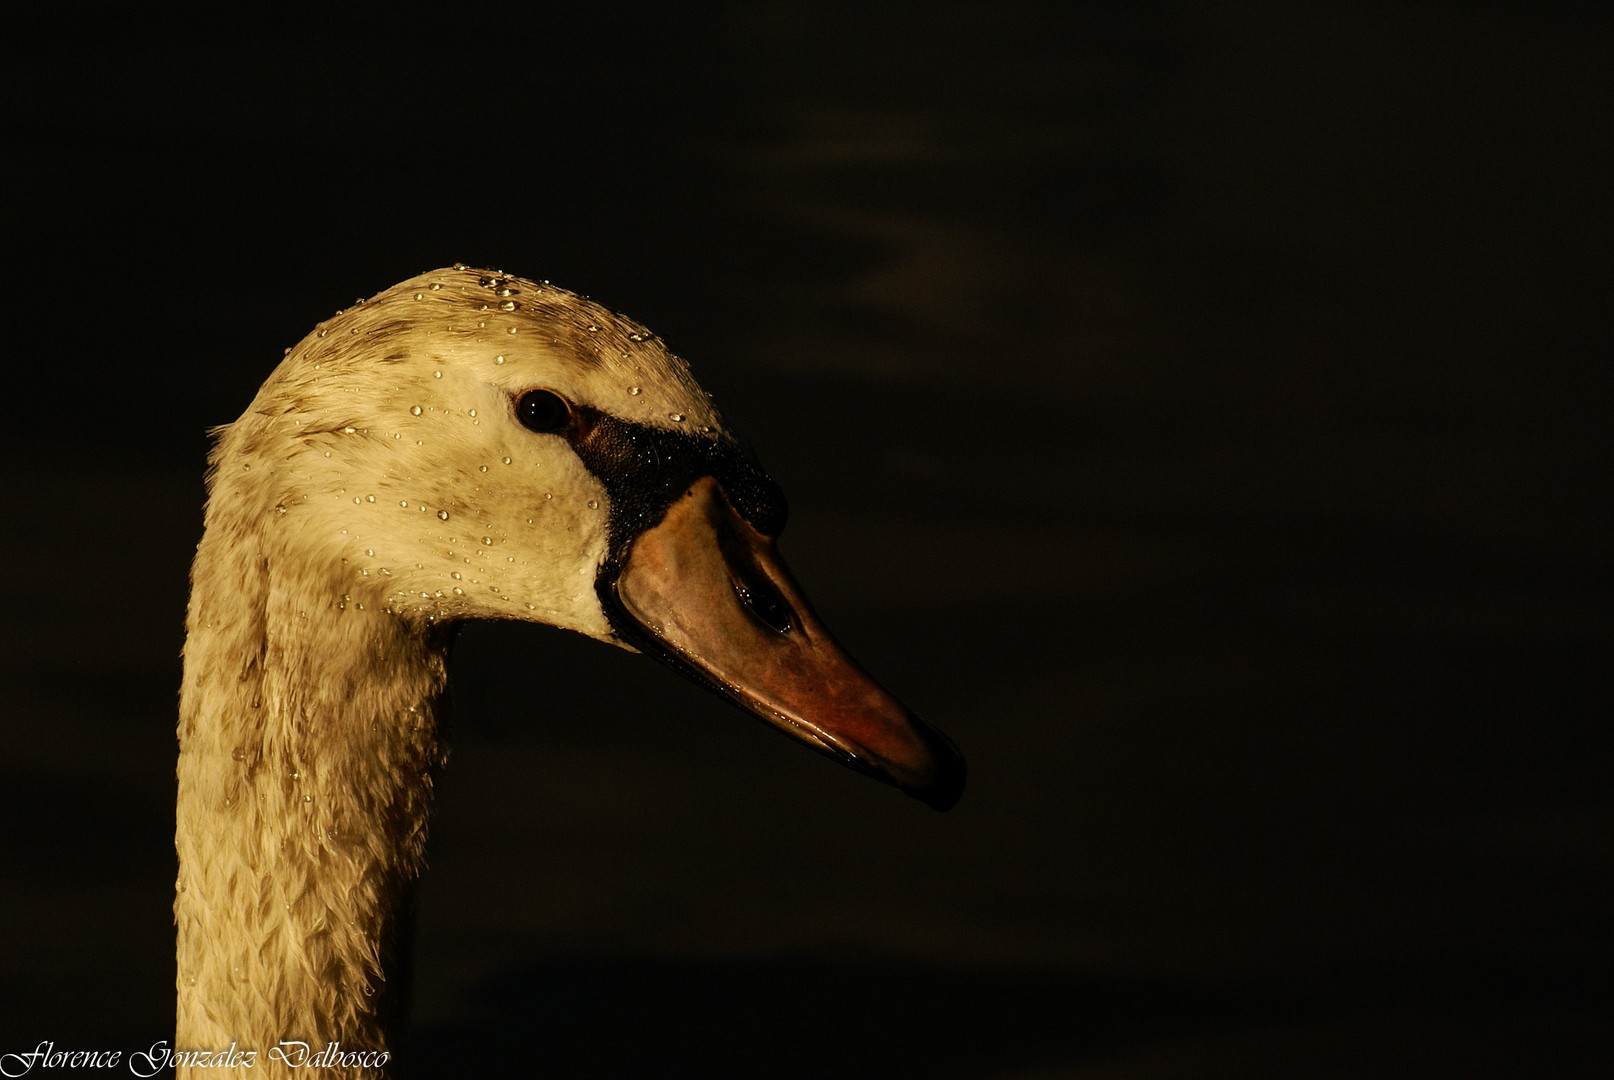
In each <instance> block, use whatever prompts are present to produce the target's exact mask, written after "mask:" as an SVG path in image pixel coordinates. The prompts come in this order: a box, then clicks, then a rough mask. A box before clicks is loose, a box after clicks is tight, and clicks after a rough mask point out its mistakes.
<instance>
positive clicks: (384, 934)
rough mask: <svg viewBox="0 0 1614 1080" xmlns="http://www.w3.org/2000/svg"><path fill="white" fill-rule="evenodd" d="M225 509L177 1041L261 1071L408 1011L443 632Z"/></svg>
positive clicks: (377, 1047)
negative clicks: (231, 1054)
mask: <svg viewBox="0 0 1614 1080" xmlns="http://www.w3.org/2000/svg"><path fill="white" fill-rule="evenodd" d="M216 499H217V493H215V500H216ZM216 509H217V507H216V506H212V505H210V507H209V515H208V525H207V531H206V533H205V534H204V537H203V540H202V543H201V544H200V545H199V546H198V549H197V558H196V562H195V565H194V567H193V570H192V595H191V605H190V611H189V614H188V617H187V640H186V646H185V674H184V682H183V686H182V690H181V701H180V724H179V744H180V755H179V767H178V783H179V792H178V802H177V821H176V832H175V845H176V848H177V849H178V855H179V878H178V881H177V882H176V896H175V905H174V913H175V921H176V923H177V926H178V975H177V988H178V1015H177V1030H176V1041H175V1047H176V1049H177V1050H179V1051H187V1050H203V1051H216V1050H223V1049H227V1048H230V1047H232V1046H233V1047H235V1048H236V1049H237V1050H239V1051H241V1052H248V1051H252V1050H256V1051H257V1058H256V1061H255V1065H256V1067H255V1068H249V1069H247V1070H245V1071H243V1072H242V1073H241V1075H244V1076H246V1075H255V1076H259V1077H261V1076H264V1075H265V1074H266V1071H267V1074H268V1075H275V1073H276V1069H275V1068H274V1067H273V1066H274V1065H275V1062H274V1061H273V1060H271V1057H270V1055H271V1054H272V1048H275V1047H277V1046H279V1045H280V1044H281V1043H282V1042H291V1043H297V1042H301V1043H303V1044H306V1045H307V1046H308V1047H310V1048H311V1051H318V1050H320V1049H321V1048H324V1047H326V1046H327V1045H328V1044H329V1043H332V1042H339V1043H341V1044H342V1049H343V1050H344V1051H354V1052H370V1053H373V1054H374V1053H380V1052H384V1051H387V1050H388V1049H389V1047H388V1043H387V1040H388V1036H389V1033H390V1032H391V1031H393V1030H395V1028H396V1026H397V1025H399V1024H401V1022H402V1014H403V1012H404V1011H405V1009H406V1007H407V996H408V987H407V981H408V980H407V977H406V976H407V972H406V967H407V963H406V961H407V956H406V951H407V941H408V933H407V931H408V926H407V923H408V922H409V919H410V905H411V901H412V892H413V883H414V881H415V880H416V878H417V877H418V875H419V873H420V870H421V868H422V856H423V852H424V848H425V841H426V825H427V815H428V810H429V806H430V800H431V792H432V775H433V771H434V770H435V769H436V768H437V767H438V766H440V765H441V763H442V760H443V756H444V747H443V744H442V742H441V740H440V738H439V732H438V712H437V706H438V701H439V698H440V696H441V694H442V691H443V688H444V685H445V682H446V646H447V636H446V634H445V633H444V632H442V630H441V629H440V628H435V627H422V626H417V625H411V624H409V623H406V622H405V621H403V620H401V619H398V618H396V617H394V616H393V615H391V614H389V613H388V612H387V611H385V610H384V609H378V608H377V607H376V605H375V604H373V603H371V602H368V601H365V600H364V599H355V595H359V594H357V592H356V591H355V593H354V594H349V593H348V592H344V589H347V588H351V583H350V582H348V581H347V578H346V574H345V572H344V567H343V566H342V565H341V563H340V561H339V560H333V561H334V563H335V565H326V566H320V565H317V564H310V563H309V562H308V561H306V560H300V559H292V558H282V557H279V556H277V553H276V551H275V549H274V545H273V544H272V543H271V542H268V541H267V540H266V539H265V538H264V537H263V536H262V535H261V534H259V533H255V532H253V531H251V530H250V529H247V528H241V527H238V525H239V522H238V521H232V520H230V519H229V518H228V517H226V516H224V515H223V514H216V513H215V510H216ZM338 1073H339V1074H340V1075H343V1076H349V1077H352V1076H379V1075H383V1072H380V1071H376V1072H372V1071H369V1070H366V1069H363V1068H361V1069H358V1070H355V1069H352V1068H347V1069H342V1070H338V1071H337V1072H332V1073H331V1075H338ZM292 1074H293V1073H292V1072H290V1071H288V1072H287V1075H292ZM180 1075H182V1076H183V1075H186V1072H185V1070H183V1069H182V1070H181V1073H180ZM197 1075H198V1076H201V1075H206V1076H219V1075H228V1072H227V1071H222V1070H215V1069H208V1070H205V1071H199V1072H198V1073H197ZM295 1075H298V1076H310V1075H316V1076H317V1075H323V1074H322V1073H321V1072H320V1071H319V1070H311V1069H306V1068H303V1069H297V1070H295Z"/></svg>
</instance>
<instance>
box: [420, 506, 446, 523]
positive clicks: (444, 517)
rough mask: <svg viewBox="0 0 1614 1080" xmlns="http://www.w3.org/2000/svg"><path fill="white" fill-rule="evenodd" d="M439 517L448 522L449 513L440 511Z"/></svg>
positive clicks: (438, 512)
mask: <svg viewBox="0 0 1614 1080" xmlns="http://www.w3.org/2000/svg"><path fill="white" fill-rule="evenodd" d="M421 509H425V507H422V508H421ZM437 516H438V517H439V518H441V519H442V520H444V521H447V520H448V511H447V510H439V511H437Z"/></svg>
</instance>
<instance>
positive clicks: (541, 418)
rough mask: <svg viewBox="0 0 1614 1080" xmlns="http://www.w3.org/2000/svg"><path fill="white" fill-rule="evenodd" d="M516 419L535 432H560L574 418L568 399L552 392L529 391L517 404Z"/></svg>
mask: <svg viewBox="0 0 1614 1080" xmlns="http://www.w3.org/2000/svg"><path fill="white" fill-rule="evenodd" d="M516 417H517V419H519V420H520V421H521V423H522V424H523V425H525V426H526V427H527V428H529V429H531V430H533V431H559V430H560V429H561V428H563V427H565V426H566V424H567V421H569V420H570V419H571V417H572V410H571V408H570V407H569V406H568V405H567V404H566V399H565V398H563V397H561V396H560V395H559V394H557V393H554V392H553V391H550V390H528V391H527V392H526V393H525V394H522V395H521V400H519V401H517V402H516Z"/></svg>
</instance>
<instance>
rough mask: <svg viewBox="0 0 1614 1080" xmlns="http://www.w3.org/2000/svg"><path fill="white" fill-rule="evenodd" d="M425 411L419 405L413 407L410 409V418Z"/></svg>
mask: <svg viewBox="0 0 1614 1080" xmlns="http://www.w3.org/2000/svg"><path fill="white" fill-rule="evenodd" d="M424 411H425V410H424V409H422V408H421V407H420V406H419V405H411V406H410V407H409V415H410V416H419V415H420V414H421V413H422V412H424Z"/></svg>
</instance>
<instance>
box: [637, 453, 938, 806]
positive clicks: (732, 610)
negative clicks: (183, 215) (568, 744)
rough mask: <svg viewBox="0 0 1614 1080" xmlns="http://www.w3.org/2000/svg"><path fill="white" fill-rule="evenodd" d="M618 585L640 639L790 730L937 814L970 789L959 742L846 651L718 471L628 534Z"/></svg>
mask: <svg viewBox="0 0 1614 1080" xmlns="http://www.w3.org/2000/svg"><path fill="white" fill-rule="evenodd" d="M613 590H614V593H615V597H614V598H615V600H616V601H617V603H618V604H619V605H620V607H621V610H622V611H623V613H625V614H626V615H627V616H628V617H629V618H631V619H632V620H633V622H634V623H635V624H637V627H638V628H640V629H642V630H643V632H644V634H645V635H647V636H648V639H649V640H648V641H645V640H636V641H635V642H634V644H637V645H640V646H641V647H643V646H649V649H648V650H647V651H652V652H655V653H658V654H659V655H660V657H661V659H663V660H665V661H667V662H668V663H670V664H672V665H673V666H674V667H677V668H680V669H681V670H683V671H684V672H685V674H688V675H691V676H693V677H695V678H696V680H697V681H699V682H703V683H706V684H707V685H708V686H710V687H712V688H713V689H715V690H717V691H719V692H720V693H722V694H724V695H726V696H727V697H729V698H730V699H731V700H733V701H734V702H735V703H736V704H738V705H740V706H741V707H742V708H744V709H746V710H747V711H748V712H751V713H753V714H755V715H756V716H758V717H760V718H761V719H763V720H765V721H767V722H768V723H769V724H771V725H773V726H774V727H775V728H778V729H779V730H780V731H782V732H784V733H785V734H786V735H789V736H791V737H792V738H795V739H798V740H800V741H802V742H804V743H806V744H807V745H808V746H811V747H812V748H814V749H815V750H818V751H820V752H822V753H825V754H828V755H829V756H830V757H832V758H834V759H836V760H837V761H839V762H841V763H842V764H843V765H847V766H849V767H851V768H853V769H856V770H858V771H859V772H863V773H867V774H868V775H870V776H873V777H876V778H877V779H880V780H884V781H885V782H887V783H889V784H893V785H895V786H896V787H898V788H900V789H902V790H903V791H905V792H907V793H908V794H910V795H912V796H914V797H915V798H917V799H919V800H921V801H922V802H924V803H926V804H927V805H929V806H931V807H933V808H935V809H937V810H947V809H950V808H951V807H952V806H953V805H954V804H955V803H957V802H958V799H959V796H960V795H961V794H963V791H964V775H965V769H964V759H963V757H962V755H960V754H959V752H958V748H957V747H956V746H954V745H953V743H952V741H951V740H950V739H948V738H947V736H945V735H943V734H942V733H941V732H939V731H937V730H936V729H935V728H932V727H930V726H929V725H927V724H925V723H924V722H923V721H921V720H920V719H919V718H918V717H916V716H914V715H913V713H911V712H909V711H908V710H907V709H906V708H905V707H903V705H902V704H901V702H899V701H897V700H896V698H894V697H892V696H891V695H890V694H889V693H887V692H886V690H885V689H884V688H883V687H881V686H880V684H879V683H877V682H875V681H874V679H873V678H872V677H871V676H870V675H869V674H868V672H866V671H864V670H863V669H862V668H861V667H859V666H858V664H857V662H856V661H855V660H853V659H852V658H851V657H850V656H848V655H847V654H846V651H845V650H844V649H842V648H841V647H840V645H839V644H838V643H837V642H836V641H835V639H834V638H833V637H831V636H830V634H829V631H828V630H826V629H825V628H824V625H823V623H821V622H820V621H819V620H818V616H817V615H815V614H814V613H813V610H812V608H811V607H809V606H808V604H807V599H806V597H804V596H802V594H801V590H800V589H799V588H798V587H797V586H796V583H795V581H794V580H793V579H792V578H791V576H790V571H789V570H787V569H786V568H785V564H784V562H783V560H781V559H780V557H779V550H778V548H777V546H776V545H775V544H774V541H773V538H772V537H769V536H765V535H763V534H762V533H760V532H757V531H756V530H755V529H754V528H752V527H751V525H750V523H749V522H747V521H746V520H745V519H744V518H743V517H742V516H741V515H740V514H739V513H738V512H737V511H736V510H735V509H734V507H733V506H732V505H731V504H730V503H729V500H728V497H727V496H726V495H725V494H724V491H723V488H722V486H721V485H720V484H719V483H718V482H717V480H715V479H713V478H712V477H710V476H706V477H702V478H701V479H699V480H696V481H695V482H694V483H693V484H691V485H690V486H689V489H688V490H687V491H685V493H684V494H683V496H682V497H681V498H679V499H678V500H676V501H675V502H674V503H673V504H672V505H671V506H670V507H669V508H668V509H667V512H666V515H665V516H664V517H663V518H662V519H661V521H660V523H659V524H657V525H655V526H653V527H652V528H650V529H647V530H646V531H645V532H643V533H641V534H640V535H639V536H638V537H637V538H636V539H635V540H634V541H633V543H632V546H631V547H630V548H629V549H628V553H627V559H626V562H625V564H624V565H623V568H622V571H621V573H620V574H619V575H618V576H617V579H616V581H615V583H614V586H613Z"/></svg>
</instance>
